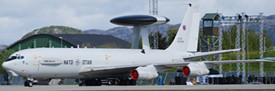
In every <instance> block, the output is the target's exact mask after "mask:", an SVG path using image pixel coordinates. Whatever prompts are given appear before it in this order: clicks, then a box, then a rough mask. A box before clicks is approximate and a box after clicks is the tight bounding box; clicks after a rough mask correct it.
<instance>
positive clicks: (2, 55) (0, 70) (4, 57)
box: [0, 50, 14, 74]
mask: <svg viewBox="0 0 275 91" xmlns="http://www.w3.org/2000/svg"><path fill="white" fill-rule="evenodd" d="M13 53H14V51H13V50H5V51H3V52H2V53H0V63H1V67H0V73H1V74H3V73H5V70H4V69H3V68H2V63H3V62H4V61H5V60H7V59H8V57H9V56H10V55H11V54H13Z"/></svg>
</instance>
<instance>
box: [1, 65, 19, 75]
mask: <svg viewBox="0 0 275 91" xmlns="http://www.w3.org/2000/svg"><path fill="white" fill-rule="evenodd" d="M2 67H3V68H4V69H5V70H6V71H7V73H8V74H9V75H10V76H18V74H17V73H15V72H14V71H13V70H12V69H11V67H12V65H11V63H10V62H3V64H2Z"/></svg>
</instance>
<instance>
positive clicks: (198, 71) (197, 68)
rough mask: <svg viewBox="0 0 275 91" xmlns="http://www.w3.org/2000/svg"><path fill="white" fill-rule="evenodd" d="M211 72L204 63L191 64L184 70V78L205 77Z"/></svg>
mask: <svg viewBox="0 0 275 91" xmlns="http://www.w3.org/2000/svg"><path fill="white" fill-rule="evenodd" d="M209 72H210V71H209V70H208V69H207V67H206V65H205V63H203V62H194V63H189V64H188V65H186V66H184V67H183V68H182V74H183V75H184V76H203V75H207V74H209Z"/></svg>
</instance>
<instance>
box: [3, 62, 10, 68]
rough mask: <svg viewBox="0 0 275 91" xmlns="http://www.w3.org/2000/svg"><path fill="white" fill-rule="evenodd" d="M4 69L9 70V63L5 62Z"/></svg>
mask: <svg viewBox="0 0 275 91" xmlns="http://www.w3.org/2000/svg"><path fill="white" fill-rule="evenodd" d="M2 67H3V68H4V69H5V70H9V67H8V63H7V62H3V63H2Z"/></svg>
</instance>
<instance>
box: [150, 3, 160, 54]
mask: <svg viewBox="0 0 275 91" xmlns="http://www.w3.org/2000/svg"><path fill="white" fill-rule="evenodd" d="M149 14H150V15H158V0H149ZM149 29H150V30H152V34H153V39H150V43H152V44H153V47H152V49H158V34H157V31H158V26H151V27H149Z"/></svg>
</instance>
